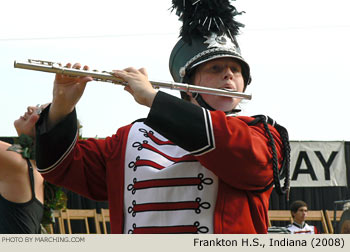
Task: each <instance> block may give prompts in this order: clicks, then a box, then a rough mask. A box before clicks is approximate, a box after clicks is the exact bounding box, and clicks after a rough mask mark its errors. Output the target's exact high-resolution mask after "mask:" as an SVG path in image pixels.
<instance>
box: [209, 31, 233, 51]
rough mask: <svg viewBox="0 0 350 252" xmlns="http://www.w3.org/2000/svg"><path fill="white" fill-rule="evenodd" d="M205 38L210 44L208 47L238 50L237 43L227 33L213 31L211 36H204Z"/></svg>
mask: <svg viewBox="0 0 350 252" xmlns="http://www.w3.org/2000/svg"><path fill="white" fill-rule="evenodd" d="M204 38H206V39H207V40H206V41H204V43H205V44H208V47H207V48H222V49H226V50H230V51H237V48H236V45H235V44H234V43H233V42H232V40H231V39H230V38H229V37H227V36H226V35H217V34H216V33H212V34H211V35H210V36H204Z"/></svg>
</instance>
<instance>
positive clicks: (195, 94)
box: [192, 93, 241, 114]
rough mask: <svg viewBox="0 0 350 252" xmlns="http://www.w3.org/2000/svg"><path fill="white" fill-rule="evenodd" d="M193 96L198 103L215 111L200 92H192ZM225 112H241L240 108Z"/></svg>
mask: <svg viewBox="0 0 350 252" xmlns="http://www.w3.org/2000/svg"><path fill="white" fill-rule="evenodd" d="M192 97H193V98H194V99H195V100H196V101H197V102H198V104H199V105H200V106H201V107H203V108H205V109H208V110H210V111H215V110H216V109H214V108H213V107H212V106H210V105H209V104H208V103H206V102H205V101H204V99H203V97H202V96H201V95H200V94H199V93H192ZM224 112H225V114H232V113H238V112H241V110H240V109H232V110H230V111H224Z"/></svg>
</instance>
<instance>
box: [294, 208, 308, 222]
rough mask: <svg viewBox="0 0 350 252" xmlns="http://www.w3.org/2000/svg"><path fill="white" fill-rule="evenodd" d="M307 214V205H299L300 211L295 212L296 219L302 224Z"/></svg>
mask: <svg viewBox="0 0 350 252" xmlns="http://www.w3.org/2000/svg"><path fill="white" fill-rule="evenodd" d="M306 216H307V207H306V206H303V207H299V209H298V211H297V212H296V213H295V214H294V221H295V222H297V223H299V224H301V223H303V222H304V221H305V218H306Z"/></svg>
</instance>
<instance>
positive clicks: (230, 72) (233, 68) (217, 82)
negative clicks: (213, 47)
mask: <svg viewBox="0 0 350 252" xmlns="http://www.w3.org/2000/svg"><path fill="white" fill-rule="evenodd" d="M194 84H195V85H198V86H203V87H211V88H218V89H229V90H232V91H237V92H243V89H244V79H243V76H242V68H241V65H240V64H239V63H238V62H237V61H236V60H234V59H232V58H219V59H214V60H211V61H208V62H205V63H203V64H201V65H199V66H198V68H197V70H196V73H195V76H194ZM201 95H202V97H203V99H204V100H205V102H206V103H208V104H209V105H210V106H211V107H213V108H214V109H216V110H221V111H230V110H232V109H234V108H235V107H236V106H237V105H238V103H239V102H240V101H241V99H238V98H231V97H224V96H217V95H208V94H201Z"/></svg>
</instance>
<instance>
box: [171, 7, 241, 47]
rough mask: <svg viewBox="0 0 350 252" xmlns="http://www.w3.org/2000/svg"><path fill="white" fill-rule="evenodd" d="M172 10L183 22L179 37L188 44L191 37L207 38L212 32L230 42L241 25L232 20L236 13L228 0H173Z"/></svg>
mask: <svg viewBox="0 0 350 252" xmlns="http://www.w3.org/2000/svg"><path fill="white" fill-rule="evenodd" d="M172 4H173V5H172V10H171V11H173V10H176V15H178V16H179V20H181V21H182V22H183V25H182V28H181V31H180V36H181V37H182V38H183V39H184V40H185V41H186V42H188V43H190V42H191V37H192V36H207V35H209V34H211V33H212V32H214V33H217V34H218V35H223V34H226V35H227V36H229V37H230V38H231V39H232V40H235V39H234V36H236V35H238V33H239V28H240V27H244V25H243V24H241V23H239V22H237V21H235V20H234V17H235V16H236V15H240V14H242V13H244V12H238V11H237V10H236V8H235V7H234V6H232V5H231V4H230V1H229V0H173V1H172Z"/></svg>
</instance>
